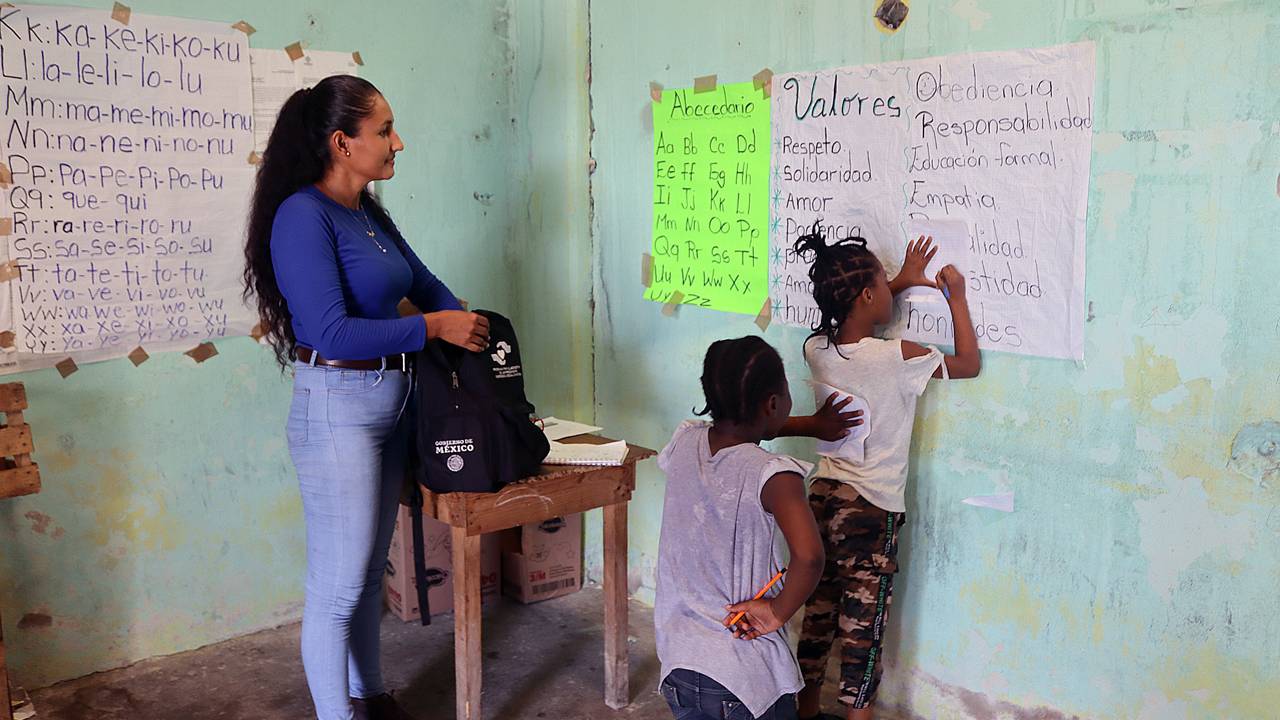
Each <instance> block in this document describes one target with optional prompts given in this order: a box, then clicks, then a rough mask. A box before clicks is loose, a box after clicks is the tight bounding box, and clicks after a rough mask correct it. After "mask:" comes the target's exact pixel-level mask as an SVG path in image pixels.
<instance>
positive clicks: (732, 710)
mask: <svg viewBox="0 0 1280 720" xmlns="http://www.w3.org/2000/svg"><path fill="white" fill-rule="evenodd" d="M661 690H662V697H663V698H665V699H666V701H667V705H668V706H670V707H671V713H672V714H673V715H675V720H796V696H795V695H783V696H782V697H780V698H778V701H777V702H775V703H774V704H773V707H771V708H769V709H768V710H765V711H764V714H763V715H752V714H751V711H750V710H748V709H747V706H746V705H743V704H742V702H741V701H740V700H738V698H737V696H736V695H734V694H733V693H731V692H729V691H728V690H727V689H725V687H724V686H723V685H721V684H720V683H718V682H716V681H715V680H712V679H711V678H709V677H707V676H706V675H703V674H702V673H696V672H694V671H692V670H685V669H683V668H676V669H675V670H672V671H671V674H670V675H668V676H667V677H666V679H665V680H663V681H662V687H661Z"/></svg>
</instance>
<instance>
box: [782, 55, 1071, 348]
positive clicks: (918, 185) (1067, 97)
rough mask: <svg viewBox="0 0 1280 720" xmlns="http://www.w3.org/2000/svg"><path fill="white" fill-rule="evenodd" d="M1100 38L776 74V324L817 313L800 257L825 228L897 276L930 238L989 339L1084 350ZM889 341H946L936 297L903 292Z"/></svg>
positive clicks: (949, 332)
mask: <svg viewBox="0 0 1280 720" xmlns="http://www.w3.org/2000/svg"><path fill="white" fill-rule="evenodd" d="M1093 83H1094V47H1093V44H1092V43H1080V44H1073V45H1062V46H1058V47H1051V48H1043V49H1034V50H1019V51H1010V52H991V53H975V54H969V55H954V56H946V57H940V58H928V59H922V60H911V61H905V62H897V63H884V64H879V65H868V66H863V67H854V68H840V69H834V70H824V71H819V72H805V73H790V74H779V75H775V76H774V77H773V87H772V97H773V169H772V177H771V179H772V190H771V192H770V211H771V213H772V217H771V221H770V233H771V235H770V241H771V243H772V249H771V252H770V293H771V296H772V298H773V303H774V304H773V317H774V319H775V320H779V321H781V322H784V323H788V324H792V325H803V326H810V325H812V324H813V323H814V321H815V320H817V318H818V311H817V307H816V306H815V305H814V303H813V297H812V294H811V289H810V283H809V277H808V271H809V268H808V265H807V264H806V263H805V262H804V261H803V260H802V259H800V258H798V257H797V256H796V254H795V252H794V251H793V247H794V244H795V242H796V240H797V239H798V238H799V237H800V235H802V234H805V233H807V232H810V231H811V230H812V229H813V227H814V226H815V224H816V225H817V226H818V227H819V229H821V231H822V232H823V233H824V235H825V236H826V237H827V241H828V242H834V241H835V240H837V239H840V238H844V237H849V236H861V237H864V238H866V239H867V240H868V244H869V247H870V248H871V249H872V250H873V251H874V252H875V253H876V255H877V256H878V257H879V258H880V259H881V261H882V262H883V263H884V265H885V266H886V269H887V270H888V271H889V273H890V275H891V276H892V273H893V272H895V271H896V269H897V268H898V267H899V266H900V264H901V262H902V258H903V254H904V252H905V249H906V244H907V242H908V241H909V240H910V239H913V238H914V237H917V236H918V235H919V234H930V235H934V236H935V240H936V241H937V244H939V245H941V247H942V251H941V252H940V253H939V255H938V257H937V258H935V260H934V261H933V262H932V263H931V264H930V267H929V268H928V270H927V272H928V275H929V276H930V277H933V275H934V274H935V273H936V272H937V271H938V270H939V269H940V268H941V266H942V264H943V263H944V262H949V263H954V264H955V265H956V266H957V267H958V269H960V271H961V272H962V274H963V275H964V277H965V279H966V288H967V293H966V294H967V297H968V300H969V306H970V309H971V311H972V316H973V324H974V326H975V329H976V331H977V334H978V343H979V346H980V347H981V348H983V349H986V350H1000V351H1004V352H1010V353H1018V354H1023V355H1035V356H1041V357H1052V358H1071V359H1077V360H1078V359H1082V358H1083V357H1084V338H1083V335H1084V317H1083V315H1084V313H1083V310H1084V277H1085V252H1084V248H1085V241H1084V231H1085V215H1086V208H1087V204H1088V197H1087V195H1088V183H1089V156H1090V148H1091V138H1092V133H1093ZM887 332H888V334H889V335H891V336H901V337H905V338H908V339H912V340H918V341H922V342H929V343H936V344H944V345H947V344H951V343H953V342H954V333H953V328H952V324H951V314H950V311H949V309H948V307H947V305H946V302H945V301H944V300H943V298H942V296H941V294H939V293H937V292H936V291H932V290H928V291H922V290H914V291H912V292H909V293H903V295H902V296H901V297H899V298H898V302H897V304H896V310H895V319H894V323H893V325H892V326H891V327H890V328H888V330H887Z"/></svg>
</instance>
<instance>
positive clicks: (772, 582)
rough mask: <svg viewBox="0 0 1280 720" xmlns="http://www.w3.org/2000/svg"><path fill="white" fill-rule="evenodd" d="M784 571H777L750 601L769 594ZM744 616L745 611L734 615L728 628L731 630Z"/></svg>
mask: <svg viewBox="0 0 1280 720" xmlns="http://www.w3.org/2000/svg"><path fill="white" fill-rule="evenodd" d="M786 571H787V569H786V568H782V569H781V570H779V571H778V574H777V575H774V576H773V579H772V580H770V581H769V584H768V585H765V586H764V587H762V588H760V592H758V593H756V596H755V597H753V598H751V599H752V600H759V599H760V598H762V597H764V594H765V593H767V592H769V588H771V587H773V586H774V585H775V584H777V582H778V581H779V580H781V579H782V574H783V573H785V572H786ZM746 614H747V611H746V610H743V611H742V612H740V613H738V614H737V615H734V616H733V618H732V619H730V620H729V627H730V628H732V627H733V626H734V625H737V624H738V621H739V620H741V619H742V616H743V615H746Z"/></svg>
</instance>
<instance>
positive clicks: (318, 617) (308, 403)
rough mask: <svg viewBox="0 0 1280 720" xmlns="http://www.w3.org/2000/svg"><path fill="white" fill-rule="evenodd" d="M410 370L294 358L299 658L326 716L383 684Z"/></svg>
mask: <svg viewBox="0 0 1280 720" xmlns="http://www.w3.org/2000/svg"><path fill="white" fill-rule="evenodd" d="M410 385H411V383H410V378H409V377H408V373H405V372H401V371H399V370H385V371H377V370H341V369H337V368H329V367H323V366H318V367H313V366H309V365H306V364H303V363H295V364H294V378H293V403H292V405H291V406H290V408H289V422H288V425H287V427H286V433H287V435H288V438H289V454H290V456H291V457H292V458H293V465H294V467H295V468H296V469H297V471H298V485H299V487H300V488H301V491H302V510H303V516H304V518H305V521H306V527H307V581H306V605H305V607H304V609H303V611H302V665H303V668H304V669H305V670H306V674H307V685H308V686H310V688H311V698H312V700H313V701H314V702H315V708H316V716H317V717H318V718H319V719H320V720H351V718H352V709H351V701H350V700H349V699H348V697H362V698H363V697H373V696H375V695H380V694H381V693H383V692H385V687H384V686H383V684H382V667H381V664H380V661H379V658H378V655H379V649H380V642H379V633H378V630H379V623H380V621H381V618H382V574H383V571H384V570H385V569H386V565H387V549H388V547H389V546H390V544H391V533H392V530H393V529H394V526H395V516H396V506H397V504H398V502H399V498H400V488H401V483H402V482H403V479H404V473H405V460H406V458H407V454H408V438H409V427H408V425H409V424H408V422H406V421H405V417H406V414H407V413H406V410H407V406H408V402H409V392H410Z"/></svg>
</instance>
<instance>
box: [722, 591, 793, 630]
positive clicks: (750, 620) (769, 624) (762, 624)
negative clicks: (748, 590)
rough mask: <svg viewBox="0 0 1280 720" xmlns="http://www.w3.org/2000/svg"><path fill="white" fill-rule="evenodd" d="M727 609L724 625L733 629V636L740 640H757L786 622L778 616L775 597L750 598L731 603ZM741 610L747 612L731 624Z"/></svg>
mask: <svg viewBox="0 0 1280 720" xmlns="http://www.w3.org/2000/svg"><path fill="white" fill-rule="evenodd" d="M726 610H728V611H729V614H728V615H725V616H724V620H722V621H721V622H723V623H724V626H725V627H727V628H729V629H730V630H732V631H733V636H734V637H736V638H738V639H739V640H755V639H756V638H758V637H760V636H761V635H768V634H769V633H771V632H774V631H776V630H777V629H778V628H780V627H782V625H783V623H784V622H785V621H784V620H783V619H781V618H779V617H778V613H777V612H776V611H775V610H774V608H773V598H764V599H761V600H748V601H746V602H740V603H737V604H735V605H730V606H729V607H728V608H726ZM740 612H745V613H746V614H745V615H743V616H742V619H741V620H739V621H738V622H737V623H736V624H733V625H730V624H729V623H730V621H731V620H733V617H734V616H735V615H737V614H738V613H740Z"/></svg>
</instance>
